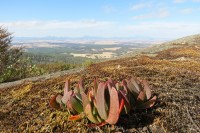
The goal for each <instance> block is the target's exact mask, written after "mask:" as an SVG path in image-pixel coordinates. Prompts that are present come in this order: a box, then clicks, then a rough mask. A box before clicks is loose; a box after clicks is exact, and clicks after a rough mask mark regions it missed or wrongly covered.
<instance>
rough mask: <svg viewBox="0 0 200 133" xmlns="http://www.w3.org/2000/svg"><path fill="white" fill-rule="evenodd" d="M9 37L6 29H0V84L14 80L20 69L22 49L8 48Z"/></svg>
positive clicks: (10, 39)
mask: <svg viewBox="0 0 200 133" xmlns="http://www.w3.org/2000/svg"><path fill="white" fill-rule="evenodd" d="M11 35H12V34H11V33H9V32H8V31H7V29H5V28H2V27H0V82H3V81H10V80H13V79H15V77H16V76H17V75H18V73H17V69H18V68H19V67H20V66H19V65H20V57H21V55H22V49H21V48H13V47H11V46H10V43H11V41H12V36H11Z"/></svg>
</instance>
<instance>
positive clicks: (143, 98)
mask: <svg viewBox="0 0 200 133" xmlns="http://www.w3.org/2000/svg"><path fill="white" fill-rule="evenodd" d="M146 100H147V98H146V93H145V92H144V90H142V91H140V93H139V95H138V97H137V102H144V101H146Z"/></svg>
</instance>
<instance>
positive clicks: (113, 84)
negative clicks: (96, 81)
mask: <svg viewBox="0 0 200 133" xmlns="http://www.w3.org/2000/svg"><path fill="white" fill-rule="evenodd" d="M107 83H108V84H110V85H111V86H114V87H115V82H114V81H113V80H112V79H111V78H109V79H108V81H107Z"/></svg>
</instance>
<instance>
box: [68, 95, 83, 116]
mask: <svg viewBox="0 0 200 133" xmlns="http://www.w3.org/2000/svg"><path fill="white" fill-rule="evenodd" d="M70 102H71V105H72V108H73V109H74V110H76V112H78V113H81V112H83V105H82V101H81V100H80V99H78V98H77V96H76V95H74V96H71V97H70Z"/></svg>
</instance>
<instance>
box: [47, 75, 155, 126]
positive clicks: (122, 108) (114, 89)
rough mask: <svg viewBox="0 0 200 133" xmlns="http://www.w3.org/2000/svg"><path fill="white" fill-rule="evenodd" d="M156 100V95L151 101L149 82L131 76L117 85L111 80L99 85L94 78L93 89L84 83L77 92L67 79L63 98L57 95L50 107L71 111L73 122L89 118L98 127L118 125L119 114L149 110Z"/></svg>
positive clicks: (81, 83) (78, 87)
mask: <svg viewBox="0 0 200 133" xmlns="http://www.w3.org/2000/svg"><path fill="white" fill-rule="evenodd" d="M155 101H156V96H154V97H153V98H151V90H150V87H149V84H148V83H147V81H146V80H138V79H137V78H134V77H132V78H131V79H129V80H123V81H122V82H114V81H113V80H111V79H108V80H107V81H106V82H104V81H100V82H98V79H96V78H95V79H94V83H93V87H92V88H90V89H85V87H84V86H83V82H82V80H80V81H79V83H78V86H77V87H76V88H75V89H71V88H70V81H69V80H67V81H66V83H65V87H64V95H63V96H61V95H54V96H53V97H52V98H51V100H50V105H51V107H53V108H55V109H58V110H62V109H67V110H69V111H70V112H71V113H72V114H73V115H72V116H71V117H70V118H69V119H70V120H77V119H80V118H83V117H87V118H88V119H89V120H90V121H91V122H92V123H94V125H95V126H102V125H105V124H111V125H113V124H116V123H117V121H118V119H119V116H120V114H128V113H129V112H130V111H131V110H135V109H147V108H150V107H152V106H153V105H154V104H155ZM91 125H92V124H91Z"/></svg>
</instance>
